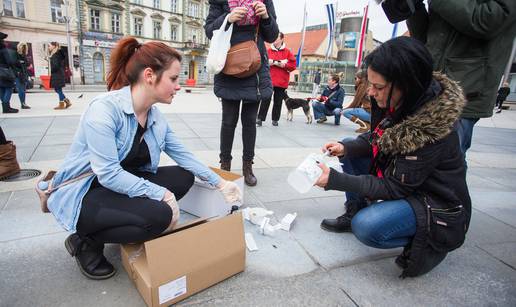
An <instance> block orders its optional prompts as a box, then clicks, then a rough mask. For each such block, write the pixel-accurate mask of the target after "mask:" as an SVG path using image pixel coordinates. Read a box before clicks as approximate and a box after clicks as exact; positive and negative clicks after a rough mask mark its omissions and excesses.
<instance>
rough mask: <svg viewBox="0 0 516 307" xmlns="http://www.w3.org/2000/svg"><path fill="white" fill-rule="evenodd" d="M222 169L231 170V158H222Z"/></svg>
mask: <svg viewBox="0 0 516 307" xmlns="http://www.w3.org/2000/svg"><path fill="white" fill-rule="evenodd" d="M220 169H221V170H224V171H228V172H229V171H231V160H227V161H223V160H220Z"/></svg>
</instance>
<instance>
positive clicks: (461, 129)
mask: <svg viewBox="0 0 516 307" xmlns="http://www.w3.org/2000/svg"><path fill="white" fill-rule="evenodd" d="M477 122H478V118H461V119H460V120H459V121H458V122H457V123H456V127H457V134H458V135H459V142H460V150H461V151H462V154H463V155H464V159H466V151H468V149H469V148H470V147H471V139H472V138H473V127H474V126H475V124H476V123H477Z"/></svg>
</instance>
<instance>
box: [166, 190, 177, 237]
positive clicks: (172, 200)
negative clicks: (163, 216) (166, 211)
mask: <svg viewBox="0 0 516 307" xmlns="http://www.w3.org/2000/svg"><path fill="white" fill-rule="evenodd" d="M163 201H164V202H165V203H167V205H169V206H170V209H172V221H170V225H169V227H168V228H167V230H170V229H172V228H173V227H174V225H175V224H176V223H177V221H179V206H178V204H177V200H176V196H175V195H174V193H172V192H170V191H169V190H166V191H165V195H164V196H163Z"/></svg>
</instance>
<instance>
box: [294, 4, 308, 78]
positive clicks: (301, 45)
mask: <svg viewBox="0 0 516 307" xmlns="http://www.w3.org/2000/svg"><path fill="white" fill-rule="evenodd" d="M307 14H308V13H307V12H306V0H305V6H304V9H303V29H302V30H301V44H300V45H299V50H298V53H297V54H298V61H299V63H298V67H299V68H298V69H299V71H301V68H302V64H303V47H304V44H305V34H306V16H307Z"/></svg>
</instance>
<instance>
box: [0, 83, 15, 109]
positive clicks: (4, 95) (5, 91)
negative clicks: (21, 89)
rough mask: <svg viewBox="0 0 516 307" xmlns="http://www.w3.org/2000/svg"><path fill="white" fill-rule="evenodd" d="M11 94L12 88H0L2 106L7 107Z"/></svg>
mask: <svg viewBox="0 0 516 307" xmlns="http://www.w3.org/2000/svg"><path fill="white" fill-rule="evenodd" d="M12 94H13V89H12V87H0V99H1V100H2V105H3V106H9V102H10V101H11V95H12Z"/></svg>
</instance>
